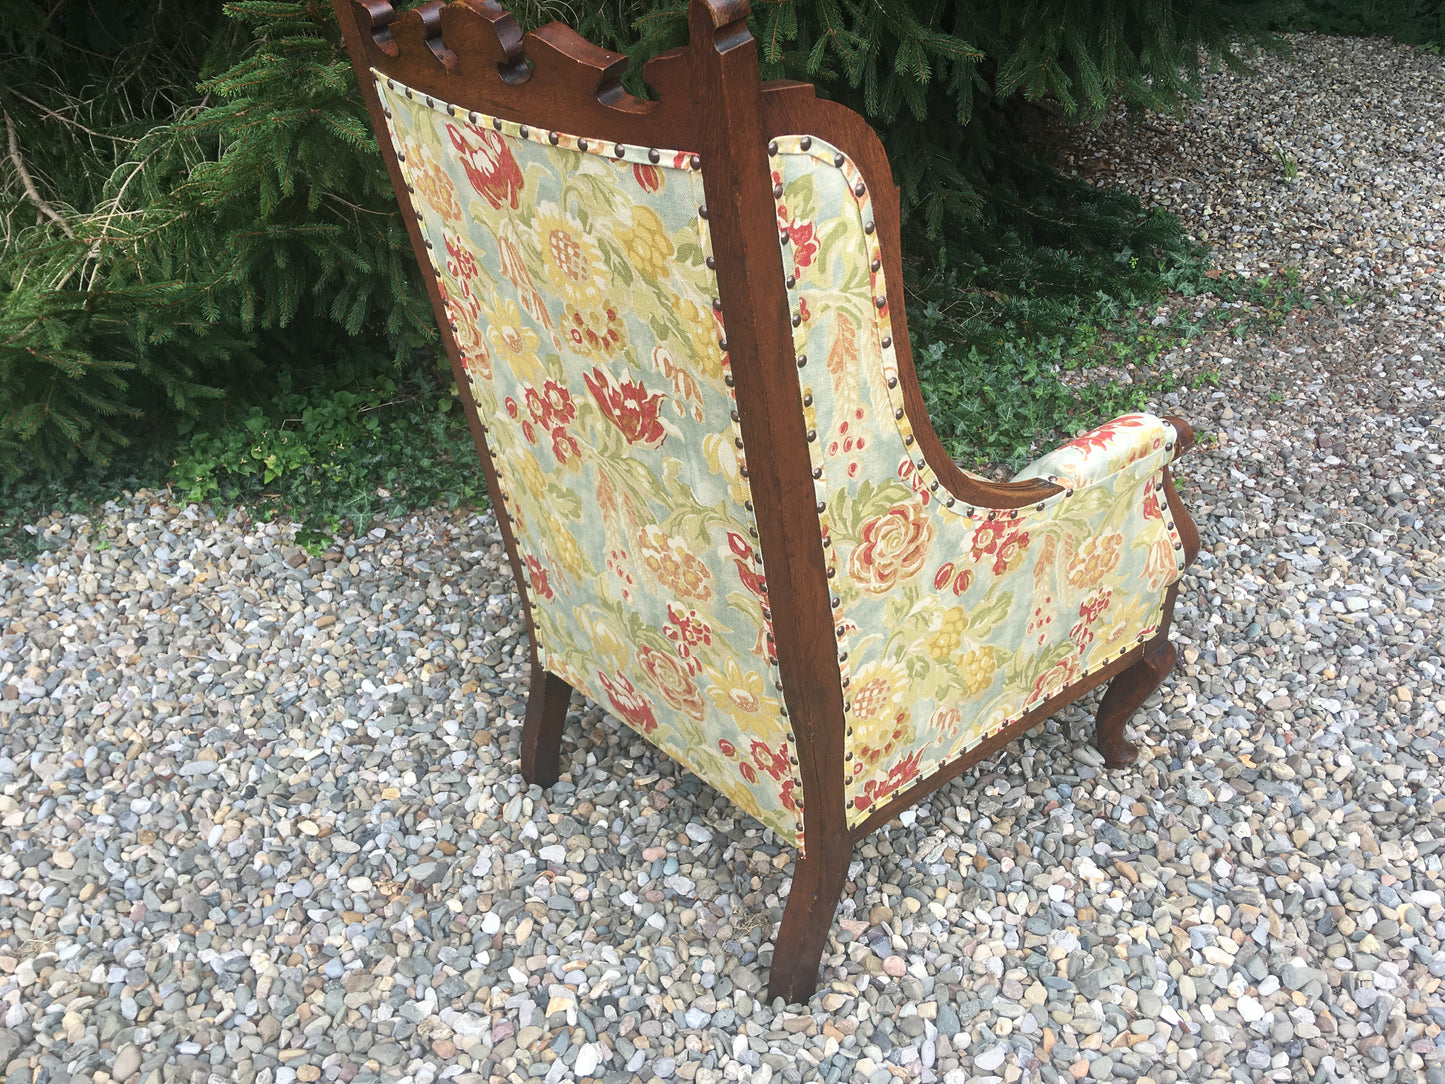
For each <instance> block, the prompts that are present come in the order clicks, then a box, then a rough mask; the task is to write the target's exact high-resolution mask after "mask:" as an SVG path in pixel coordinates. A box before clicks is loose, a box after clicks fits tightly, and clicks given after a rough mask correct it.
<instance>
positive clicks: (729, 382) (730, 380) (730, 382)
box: [723, 373, 735, 387]
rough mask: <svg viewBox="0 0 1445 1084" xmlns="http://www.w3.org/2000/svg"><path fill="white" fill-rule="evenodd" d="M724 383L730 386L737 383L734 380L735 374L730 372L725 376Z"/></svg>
mask: <svg viewBox="0 0 1445 1084" xmlns="http://www.w3.org/2000/svg"><path fill="white" fill-rule="evenodd" d="M723 383H724V384H726V385H727V386H728V387H732V386H733V384H734V383H735V381H734V380H733V374H732V373H728V374H727V375H726V376H725V377H723Z"/></svg>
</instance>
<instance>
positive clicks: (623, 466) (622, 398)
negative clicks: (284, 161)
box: [373, 71, 802, 844]
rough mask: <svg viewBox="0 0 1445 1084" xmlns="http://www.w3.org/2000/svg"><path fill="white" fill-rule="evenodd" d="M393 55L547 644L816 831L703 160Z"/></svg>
mask: <svg viewBox="0 0 1445 1084" xmlns="http://www.w3.org/2000/svg"><path fill="white" fill-rule="evenodd" d="M373 76H374V77H375V78H376V82H377V89H378V94H379V95H380V100H381V103H382V106H383V110H384V113H385V116H386V119H387V125H388V132H389V135H390V138H391V140H392V143H393V147H394V149H395V151H396V154H397V158H398V160H399V163H400V166H401V169H402V172H403V174H404V176H405V179H406V182H407V185H408V188H409V189H410V191H411V195H412V204H413V207H414V208H415V210H416V214H417V218H418V225H419V227H420V229H421V232H422V234H423V237H424V243H425V245H426V247H427V249H428V253H429V255H430V256H431V264H432V265H431V268H430V270H431V273H432V274H433V275H435V276H436V280H437V283H438V285H439V287H440V291H441V294H442V297H443V300H444V303H445V307H446V315H447V318H448V321H449V323H450V324H451V325H452V330H453V336H454V338H455V340H456V343H457V345H458V348H459V351H460V353H461V355H462V359H461V360H462V364H463V366H464V368H465V371H466V375H467V380H468V384H469V386H470V390H471V393H472V395H473V397H474V399H475V401H476V405H477V410H478V413H479V416H480V418H481V420H482V422H483V425H484V426H485V427H486V434H487V442H488V445H489V448H490V451H491V455H492V461H493V464H494V466H495V468H496V473H497V477H498V481H499V483H500V489H501V496H502V501H503V504H504V505H505V507H504V508H502V509H499V510H498V511H499V512H500V513H503V514H505V515H506V516H507V517H508V518H509V520H510V522H511V527H512V531H513V535H514V537H515V540H516V545H517V549H518V553H519V556H520V558H521V560H522V561H523V562H524V563H525V568H526V572H527V579H528V581H529V582H528V586H529V588H530V592H529V594H530V602H531V604H532V607H533V610H532V619H533V623H534V627H535V630H536V637H537V642H538V650H539V653H540V655H541V662H542V664H543V665H544V666H545V667H546V668H547V669H548V670H550V671H552V672H553V673H556V674H557V675H559V676H560V677H562V678H564V679H565V680H566V681H567V682H568V683H569V684H571V685H572V686H573V687H574V688H578V689H581V690H583V691H585V692H586V693H587V694H588V695H589V696H591V697H592V698H593V699H594V700H596V701H597V702H598V703H599V704H601V705H602V706H604V707H606V708H608V709H609V710H610V711H612V712H613V713H614V714H615V715H616V716H617V717H618V718H620V719H622V720H623V721H624V722H626V723H628V724H629V725H630V726H632V727H633V728H635V729H636V730H638V731H640V732H641V733H643V734H644V735H646V736H647V738H648V739H649V740H650V741H652V742H653V743H654V744H656V745H658V746H659V747H661V748H662V749H663V750H664V751H666V752H667V753H668V754H669V755H671V756H673V757H674V758H675V759H677V760H679V761H681V762H682V763H684V764H686V765H687V766H688V767H689V768H691V769H692V770H693V771H694V772H696V773H697V774H698V775H700V776H701V777H702V778H703V779H705V780H707V782H709V783H711V784H712V785H713V786H715V787H717V788H718V789H719V790H720V791H722V792H723V793H725V794H726V795H728V797H730V798H731V799H732V800H733V801H735V802H736V803H737V804H738V805H739V806H741V807H742V808H743V809H745V810H747V811H748V812H750V813H752V814H753V815H755V816H756V817H758V819H759V820H761V821H762V822H763V823H764V824H765V825H767V826H768V827H770V828H772V829H773V830H774V831H775V832H776V833H777V834H778V835H779V837H781V839H782V840H783V841H784V842H787V843H789V844H796V843H798V842H800V835H801V823H800V818H799V807H800V804H801V801H802V793H801V789H802V788H801V784H800V783H799V781H798V779H797V777H796V772H797V769H796V766H795V764H796V762H795V759H794V750H793V747H792V739H791V734H790V731H789V727H788V722H787V719H786V717H785V716H784V714H783V709H782V705H781V699H780V695H779V689H780V687H781V683H780V678H779V675H778V672H777V669H776V665H775V663H774V662H773V661H772V659H773V655H772V651H771V650H770V648H769V645H768V644H767V643H766V642H765V633H764V631H762V630H766V629H767V628H768V621H767V619H766V615H767V588H766V580H765V578H764V576H763V569H762V563H761V560H760V558H759V555H758V545H757V537H758V536H757V524H756V522H755V520H754V516H753V503H752V494H751V491H750V488H749V481H748V477H747V470H746V461H745V459H744V454H743V451H742V439H741V433H740V430H739V428H738V424H737V419H738V414H737V408H736V403H735V400H734V397H733V392H732V380H731V377H730V374H729V363H728V356H727V352H726V332H725V329H724V327H723V324H722V318H721V314H720V312H719V311H718V309H719V306H718V304H717V302H716V299H717V297H718V288H717V281H716V276H715V274H714V272H713V270H712V268H711V266H710V265H711V263H712V260H711V247H710V239H709V230H708V223H707V220H706V218H705V217H703V216H704V214H705V211H702V210H700V209H702V208H703V207H704V205H705V200H704V198H703V177H702V174H701V171H700V168H699V160H698V159H697V157H696V156H694V155H693V154H692V153H690V152H689V151H688V150H687V149H678V150H660V149H655V148H648V147H638V146H624V145H622V144H613V143H610V142H608V143H603V142H602V141H600V140H596V139H588V138H587V137H586V136H585V134H584V135H582V136H578V135H569V134H563V133H558V132H548V131H543V130H537V129H529V128H528V127H527V126H526V125H523V124H519V123H517V122H515V121H510V120H507V121H504V120H501V119H498V118H494V117H491V116H487V115H485V114H480V113H475V112H468V111H467V110H464V109H461V108H459V107H457V106H455V105H452V104H449V103H447V102H443V101H440V100H437V99H436V98H434V97H431V96H429V95H427V94H425V93H423V92H421V91H418V90H415V89H412V88H409V87H406V86H404V85H403V84H401V83H399V82H395V81H393V80H390V79H388V78H386V77H385V76H383V75H381V74H380V73H377V72H375V71H374V72H373Z"/></svg>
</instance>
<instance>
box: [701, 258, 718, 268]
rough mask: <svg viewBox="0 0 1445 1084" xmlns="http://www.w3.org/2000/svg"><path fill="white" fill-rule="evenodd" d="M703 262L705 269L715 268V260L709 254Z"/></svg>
mask: <svg viewBox="0 0 1445 1084" xmlns="http://www.w3.org/2000/svg"><path fill="white" fill-rule="evenodd" d="M704 262H705V263H706V264H707V269H708V270H709V271H716V270H717V261H716V260H714V259H713V258H712V257H711V256H709V257H708V258H707V259H706V260H705V261H704Z"/></svg>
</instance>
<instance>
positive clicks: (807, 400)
mask: <svg viewBox="0 0 1445 1084" xmlns="http://www.w3.org/2000/svg"><path fill="white" fill-rule="evenodd" d="M803 405H804V406H812V405H813V396H812V393H809V394H807V395H804V396H803Z"/></svg>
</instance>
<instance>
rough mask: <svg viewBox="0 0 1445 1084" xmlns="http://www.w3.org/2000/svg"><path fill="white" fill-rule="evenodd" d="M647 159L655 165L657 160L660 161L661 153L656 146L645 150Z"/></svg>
mask: <svg viewBox="0 0 1445 1084" xmlns="http://www.w3.org/2000/svg"><path fill="white" fill-rule="evenodd" d="M647 160H648V161H649V162H651V163H652V164H653V165H657V163H658V162H660V161H662V155H661V154H659V153H658V150H657V148H656V147H653V148H651V149H650V150H649V151H648V152H647Z"/></svg>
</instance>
